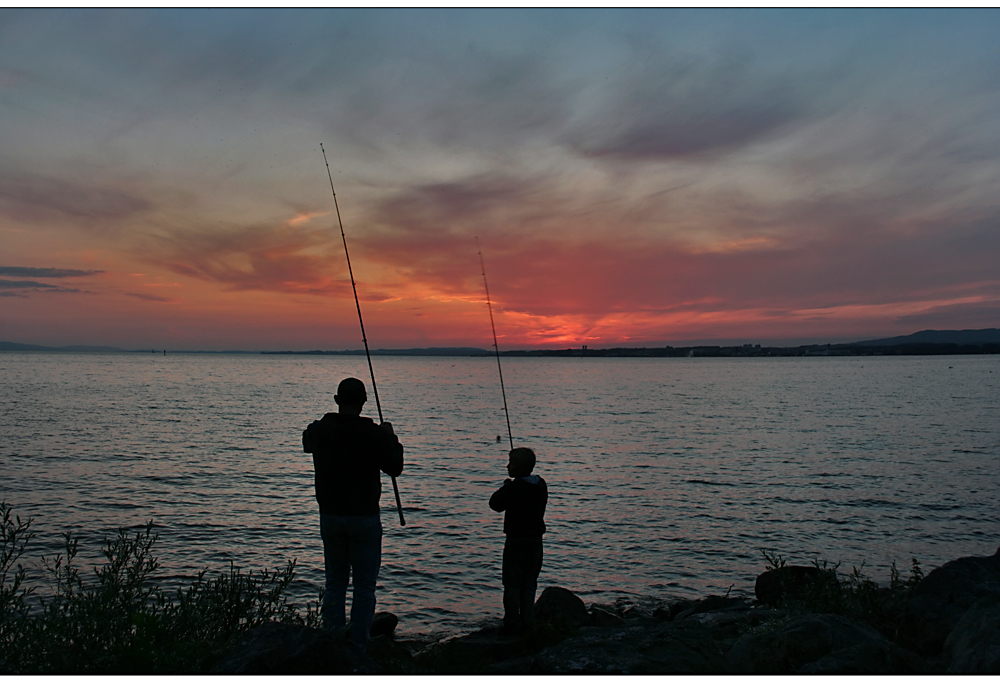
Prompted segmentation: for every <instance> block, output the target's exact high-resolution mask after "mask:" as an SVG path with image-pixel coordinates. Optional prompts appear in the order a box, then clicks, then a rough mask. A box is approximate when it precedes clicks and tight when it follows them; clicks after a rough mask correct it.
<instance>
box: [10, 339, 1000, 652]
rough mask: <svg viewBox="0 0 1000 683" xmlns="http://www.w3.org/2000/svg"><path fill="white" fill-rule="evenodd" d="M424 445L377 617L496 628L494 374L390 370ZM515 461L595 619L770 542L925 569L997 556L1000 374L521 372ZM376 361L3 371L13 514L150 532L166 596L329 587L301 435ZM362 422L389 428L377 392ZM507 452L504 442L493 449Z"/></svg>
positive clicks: (553, 363) (812, 361)
mask: <svg viewBox="0 0 1000 683" xmlns="http://www.w3.org/2000/svg"><path fill="white" fill-rule="evenodd" d="M374 362H375V369H376V378H377V380H378V382H379V384H378V389H379V394H380V397H381V399H382V405H383V410H384V412H385V416H386V419H388V420H391V421H392V422H393V423H394V425H395V428H396V432H397V434H399V436H400V439H401V441H402V442H403V444H404V445H405V448H406V453H405V460H406V467H405V471H404V473H403V475H402V476H401V477H400V478H399V486H400V490H401V495H402V498H403V504H404V511H405V514H406V519H407V526H405V527H400V526H399V524H398V521H397V519H396V512H395V509H394V507H393V498H392V488H391V485H390V483H389V481H388V478H387V477H384V484H383V498H382V503H383V506H382V507H383V513H382V517H383V524H384V526H385V538H384V542H383V563H382V571H381V575H380V581H379V583H380V589H379V593H378V599H379V609H385V610H389V611H392V612H393V613H395V614H397V615H398V616H399V617H400V620H401V623H400V627H399V629H400V631H401V633H403V634H408V635H424V636H426V635H431V634H441V633H449V632H458V631H462V630H469V629H472V628H474V627H476V626H477V625H478V624H480V623H482V621H483V620H484V619H488V618H492V617H497V616H500V615H501V613H502V607H501V587H500V554H501V548H502V543H503V539H502V533H501V528H502V519H501V515H499V514H497V513H494V512H492V511H491V510H490V509H489V507H488V506H487V500H488V499H489V496H490V494H491V493H492V491H493V490H494V489H495V488H496V487H498V486H499V485H500V484H501V483H502V481H503V479H504V477H505V476H506V473H505V464H506V452H507V448H508V445H507V437H506V423H505V421H504V414H503V404H502V401H501V396H500V388H499V383H498V381H497V375H496V361H495V359H494V358H405V357H376V358H375V359H374ZM503 371H504V379H505V381H506V386H507V397H508V402H509V406H510V409H511V422H512V425H513V433H514V440H515V445H524V446H530V447H533V448H534V449H535V451H536V452H537V453H538V456H539V464H538V467H537V468H536V473H537V474H541V475H542V476H543V477H545V479H546V480H547V481H548V483H549V490H550V500H549V507H548V511H547V514H546V522H547V524H548V528H549V532H548V533H547V534H546V537H545V560H544V567H543V569H542V575H541V579H540V587H544V586H548V585H559V586H564V587H567V588H569V589H571V590H573V591H575V592H576V593H578V594H579V595H581V596H582V597H583V598H584V600H585V601H587V602H592V601H593V602H610V601H612V600H615V599H618V598H628V599H631V600H639V599H640V598H642V597H643V596H652V597H656V598H672V597H695V596H700V595H704V594H707V593H708V592H725V591H726V590H728V589H729V588H730V587H731V586H733V591H734V593H735V592H739V591H746V592H752V590H753V581H754V578H755V576H756V575H757V574H758V573H759V572H760V571H762V570H763V567H764V561H763V558H762V556H761V553H760V549H761V548H765V549H769V550H773V551H777V552H779V553H781V554H782V555H784V556H785V557H786V558H789V559H790V560H791V561H793V562H797V563H810V562H811V561H813V560H824V559H825V560H829V561H831V562H837V561H842V562H843V563H844V564H843V566H844V567H845V568H846V567H849V566H851V565H860V564H861V563H862V562H863V561H864V562H865V563H866V568H867V571H868V572H869V574H870V575H871V576H873V577H874V578H877V579H882V580H884V579H885V578H887V576H888V569H887V567H888V565H889V563H890V562H892V561H893V560H896V561H897V564H898V565H899V566H900V567H901V568H904V567H905V568H908V567H909V563H910V558H912V557H916V558H918V559H919V560H920V561H921V563H922V565H923V566H924V568H925V569H930V568H933V567H935V566H938V565H940V564H942V563H943V562H945V561H947V560H950V559H953V558H956V557H960V556H964V555H988V554H992V553H993V552H994V551H995V550H996V549H997V546H998V544H1000V521H998V514H997V512H998V511H997V502H996V501H997V500H1000V467H998V465H1000V462H998V461H1000V414H998V397H1000V357H998V356H966V357H957V356H951V357H908V358H871V357H869V358H783V359H715V358H712V359H698V358H687V359H673V358H664V359H537V358H535V359H526V358H505V359H504V360H503ZM350 375H353V376H356V377H359V378H362V379H364V381H365V382H366V384H367V383H368V382H369V380H368V369H367V365H366V364H365V360H364V357H339V356H330V357H316V356H297V357H296V356H262V355H197V354H175V355H167V356H162V355H154V354H44V353H3V354H0V378H2V383H0V407H2V409H0V437H2V438H0V469H2V477H0V498H2V499H3V500H6V501H7V502H8V503H10V504H11V505H13V506H14V507H15V512H16V513H18V514H20V515H21V516H22V517H29V516H30V517H33V518H34V524H33V528H34V529H35V530H36V531H37V533H38V537H37V538H36V540H35V542H34V548H33V550H32V551H30V552H29V554H30V555H32V556H33V557H34V558H35V560H32V562H31V565H30V566H32V567H36V568H35V569H33V570H32V571H33V573H35V574H36V575H41V569H40V568H37V565H38V563H37V558H38V557H39V556H41V555H46V556H51V555H54V554H55V553H56V552H58V551H59V550H60V549H61V542H62V538H61V534H62V533H63V532H65V531H73V532H74V534H77V535H79V536H80V537H81V539H82V540H81V549H82V550H81V557H82V558H85V559H87V560H96V558H98V557H99V550H100V541H101V540H102V539H103V538H104V537H105V536H107V535H111V534H113V533H114V532H115V530H116V529H117V528H118V527H121V526H124V527H131V528H135V527H140V526H141V525H143V524H144V523H145V522H146V521H147V520H150V519H152V520H154V522H155V524H156V528H157V531H158V533H159V541H158V544H157V549H158V552H157V554H158V557H159V559H160V561H161V565H162V566H161V569H160V570H159V571H158V572H157V573H158V575H159V578H160V580H161V581H162V582H163V583H164V584H165V585H178V584H180V583H184V581H185V580H186V579H187V578H188V577H191V576H193V575H194V574H195V573H196V572H197V571H198V570H200V569H203V568H206V567H207V568H210V569H211V570H213V571H214V570H220V569H223V568H228V566H229V562H230V560H231V561H233V562H235V563H236V565H237V566H240V567H243V568H244V569H262V568H271V569H274V568H278V567H281V566H283V565H284V563H285V561H287V560H289V559H293V558H294V559H296V560H297V562H298V579H297V581H296V583H295V586H294V590H293V593H294V596H295V597H296V598H297V600H298V601H299V602H300V603H302V604H304V603H305V601H307V600H311V599H314V598H315V596H316V595H317V594H318V593H319V592H320V590H321V587H322V583H323V574H322V571H323V561H322V549H321V542H320V538H319V516H318V510H317V506H316V502H315V499H314V498H313V488H312V462H311V456H309V455H308V454H305V453H303V452H302V449H301V433H302V430H303V429H304V428H305V426H306V425H307V424H308V423H309V422H311V421H312V420H314V419H318V418H319V417H320V416H321V415H322V414H323V413H324V412H326V411H329V410H333V409H335V406H334V403H333V394H334V389H335V387H336V384H337V382H338V381H339V380H340V379H342V378H343V377H345V376H350ZM366 414H368V415H375V414H376V411H375V406H374V401H372V405H370V406H368V407H367V409H366ZM497 435H501V436H502V437H503V440H502V441H501V442H500V443H497V439H496V437H497Z"/></svg>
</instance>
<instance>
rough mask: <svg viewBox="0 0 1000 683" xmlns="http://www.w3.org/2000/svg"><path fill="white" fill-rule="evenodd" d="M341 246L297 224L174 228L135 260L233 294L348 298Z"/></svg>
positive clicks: (146, 246) (321, 232)
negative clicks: (275, 293) (215, 284)
mask: <svg viewBox="0 0 1000 683" xmlns="http://www.w3.org/2000/svg"><path fill="white" fill-rule="evenodd" d="M338 246H339V244H338V241H336V240H335V239H334V238H333V236H332V233H331V232H330V231H329V230H328V229H322V230H321V229H313V228H309V227H308V226H304V225H302V224H301V223H296V222H295V221H294V220H293V221H289V222H286V223H285V224H284V225H278V226H268V225H228V226H221V227H219V226H214V225H213V226H205V227H195V226H191V227H186V228H178V227H174V228H171V229H170V230H169V231H167V232H166V233H165V234H163V235H160V236H159V238H156V239H154V240H152V241H149V242H147V243H145V244H144V245H143V246H142V250H141V252H139V253H138V254H137V256H138V257H139V258H141V259H142V260H143V261H145V262H146V263H150V264H152V265H156V266H161V267H164V268H167V269H168V270H170V271H172V272H174V273H178V274H180V275H185V276H188V277H193V278H197V279H200V280H204V281H207V282H215V283H219V284H221V285H224V286H225V287H226V289H229V290H231V291H249V290H256V291H271V292H285V293H292V294H316V295H323V294H330V293H334V294H339V295H344V294H347V295H350V291H351V289H350V281H349V280H347V279H345V277H344V275H346V272H345V271H346V263H345V261H344V260H343V256H342V255H341V254H338V253H337V252H338V251H339V249H338ZM373 296H375V297H376V298H380V296H381V295H379V294H374V295H373Z"/></svg>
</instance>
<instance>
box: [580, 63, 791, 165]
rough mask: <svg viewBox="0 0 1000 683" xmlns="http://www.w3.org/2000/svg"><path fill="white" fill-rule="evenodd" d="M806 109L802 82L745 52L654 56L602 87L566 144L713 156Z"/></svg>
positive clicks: (597, 150)
mask: <svg viewBox="0 0 1000 683" xmlns="http://www.w3.org/2000/svg"><path fill="white" fill-rule="evenodd" d="M808 109H809V104H808V97H807V94H806V92H805V89H804V88H803V87H802V85H801V83H797V82H793V81H786V80H783V79H782V78H779V77H777V76H773V75H772V76H763V75H761V74H759V73H756V72H755V71H754V69H753V66H752V63H751V61H750V60H748V59H745V58H744V59H736V58H732V57H724V58H721V59H718V60H717V61H709V60H688V61H684V60H683V58H681V57H680V56H679V55H666V56H662V55H661V56H660V58H659V59H656V60H648V61H646V63H645V64H643V65H642V66H639V67H638V68H636V69H634V70H633V71H631V72H630V73H629V75H628V76H627V77H625V78H623V79H622V80H621V81H620V82H619V83H617V84H615V85H614V86H611V87H609V88H608V89H607V93H606V97H605V99H604V102H603V103H602V104H601V105H599V107H598V109H597V110H596V111H595V112H594V113H593V114H592V115H591V116H589V117H585V118H583V119H582V121H581V122H580V123H579V124H577V125H576V126H574V128H573V129H571V131H570V132H569V133H568V134H567V135H566V143H567V144H568V145H569V147H571V148H572V149H574V150H576V151H577V152H579V153H581V154H584V155H586V156H590V157H606V158H611V159H621V160H627V161H649V160H669V159H691V158H698V157H705V156H710V155H720V154H725V153H728V152H732V151H734V150H737V149H741V148H743V147H746V146H748V145H751V144H754V143H756V142H759V141H761V140H764V139H767V138H769V137H772V136H774V135H776V134H777V133H779V132H781V131H783V130H785V129H787V128H789V127H790V126H791V125H792V124H794V123H796V122H797V121H799V120H800V119H801V118H803V117H804V115H805V114H806V112H807V110H808Z"/></svg>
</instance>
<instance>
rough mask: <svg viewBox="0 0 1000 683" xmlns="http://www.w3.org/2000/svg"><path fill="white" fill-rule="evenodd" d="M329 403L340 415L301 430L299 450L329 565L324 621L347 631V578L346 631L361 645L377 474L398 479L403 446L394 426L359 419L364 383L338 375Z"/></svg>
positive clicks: (374, 575) (371, 575)
mask: <svg viewBox="0 0 1000 683" xmlns="http://www.w3.org/2000/svg"><path fill="white" fill-rule="evenodd" d="M333 400H334V401H336V402H337V406H338V412H336V413H327V414H326V415H324V416H323V418H322V419H321V420H317V421H315V422H313V423H312V424H310V425H309V427H308V428H306V430H305V431H304V432H303V433H302V448H303V450H304V451H305V452H306V453H312V455H313V466H314V468H315V470H316V500H317V501H318V502H319V520H320V533H321V534H322V537H323V558H324V561H325V565H326V589H325V591H324V593H323V612H322V614H323V625H324V626H325V627H326V628H330V629H343V628H344V626H345V624H346V616H345V603H346V600H347V585H348V581H349V579H350V580H352V581H353V584H354V592H353V596H352V600H351V627H350V631H349V633H348V636H349V638H350V641H351V642H353V643H355V644H356V645H358V646H360V647H361V648H364V646H365V644H366V643H367V642H368V637H369V632H370V630H371V625H372V620H373V619H374V617H375V584H376V582H377V581H378V570H379V567H380V566H381V563H382V521H381V519H380V518H379V504H378V503H379V498H380V497H381V495H382V480H381V477H380V475H379V472H380V471H381V472H385V473H386V474H388V475H391V476H393V477H396V476H399V474H400V473H401V472H402V471H403V446H402V445H401V444H400V443H399V439H398V438H396V435H395V433H394V432H393V430H392V424H391V423H389V422H383V423H382V424H380V425H376V424H375V422H374V421H373V420H372V419H371V418H369V417H361V408H362V406H364V404H365V401H367V400H368V395H367V393H366V392H365V385H364V383H363V382H362V381H361V380H359V379H355V378H353V377H348V378H347V379H345V380H343V381H342V382H341V383H340V385H339V386H338V387H337V394H336V395H335V396H334V397H333ZM352 574H353V578H352V576H351V575H352Z"/></svg>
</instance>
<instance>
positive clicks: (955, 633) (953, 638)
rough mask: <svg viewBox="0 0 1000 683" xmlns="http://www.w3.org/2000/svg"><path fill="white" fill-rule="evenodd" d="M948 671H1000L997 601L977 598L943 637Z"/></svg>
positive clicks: (976, 672) (978, 672)
mask: <svg viewBox="0 0 1000 683" xmlns="http://www.w3.org/2000/svg"><path fill="white" fill-rule="evenodd" d="M944 653H945V657H946V659H947V661H948V673H953V674H1000V602H997V601H994V600H992V599H989V598H987V599H985V600H980V601H979V602H977V603H976V604H975V605H973V606H972V607H970V608H969V609H968V611H966V613H965V614H964V615H963V616H962V618H961V619H959V621H958V623H957V624H955V628H953V629H952V631H951V633H950V634H949V635H948V638H947V640H945V641H944Z"/></svg>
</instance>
